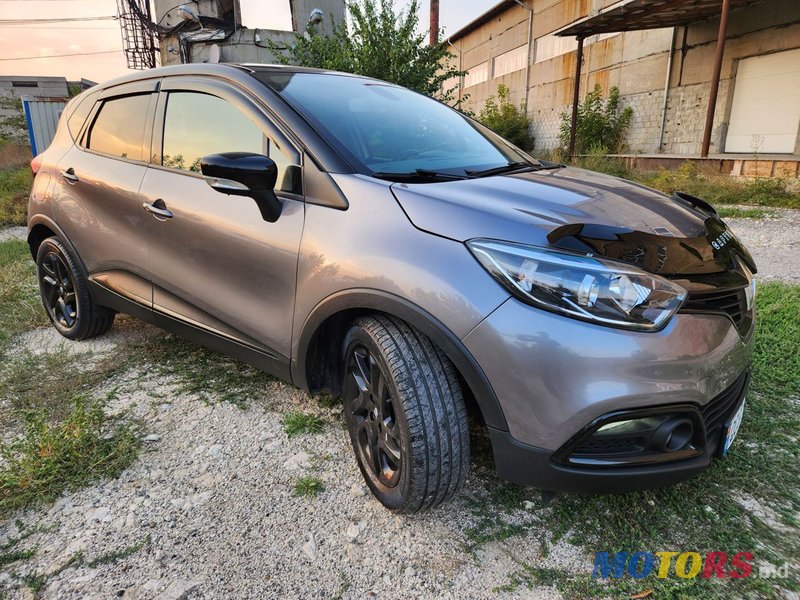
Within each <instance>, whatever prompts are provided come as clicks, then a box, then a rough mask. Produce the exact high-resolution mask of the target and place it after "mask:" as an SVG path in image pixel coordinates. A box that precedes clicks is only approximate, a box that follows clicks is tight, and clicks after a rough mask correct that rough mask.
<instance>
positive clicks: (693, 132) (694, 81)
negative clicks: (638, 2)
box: [453, 0, 800, 154]
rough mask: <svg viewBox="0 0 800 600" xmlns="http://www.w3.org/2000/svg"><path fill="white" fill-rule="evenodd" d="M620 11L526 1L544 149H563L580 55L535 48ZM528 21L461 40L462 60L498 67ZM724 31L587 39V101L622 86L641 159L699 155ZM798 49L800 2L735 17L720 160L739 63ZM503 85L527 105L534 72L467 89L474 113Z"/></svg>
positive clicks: (516, 11)
mask: <svg viewBox="0 0 800 600" xmlns="http://www.w3.org/2000/svg"><path fill="white" fill-rule="evenodd" d="M614 3H615V1H614V0H526V4H527V6H530V7H532V8H533V28H532V29H533V39H534V44H533V48H531V49H530V53H529V56H530V61H531V67H530V76H529V82H528V86H527V100H528V112H529V114H530V115H531V117H532V119H533V122H534V125H533V133H534V135H535V137H536V147H537V148H539V149H550V148H554V147H556V146H557V145H558V132H559V124H560V122H561V114H562V113H564V112H569V111H570V110H571V103H572V93H573V82H574V73H575V59H576V52H575V51H570V52H566V53H564V54H561V55H558V56H554V57H552V58H549V59H547V60H542V61H540V62H535V61H536V59H537V52H538V48H539V47H540V46H541V45H543V44H544V42H543V41H541V40H540V41H539V42H536V40H537V39H538V38H545V36H548V34H551V33H552V32H553V31H556V30H558V29H560V28H562V27H564V26H565V25H568V24H569V23H571V22H573V21H575V20H578V19H581V18H583V17H586V16H587V15H589V14H590V11H591V13H594V12H596V11H597V10H599V9H601V8H605V7H607V6H610V5H612V4H614ZM527 18H528V13H527V11H526V10H525V9H524V8H522V7H520V6H513V7H511V8H509V9H508V10H506V11H505V12H503V13H502V14H500V15H499V16H497V17H495V18H493V19H491V20H489V21H488V22H486V23H485V24H483V25H482V26H481V27H479V28H477V29H476V30H474V31H471V32H470V33H468V34H466V35H465V36H463V37H461V38H458V39H455V40H453V44H454V46H455V48H456V51H455V52H454V54H456V55H457V56H458V55H459V53H460V58H461V66H462V68H464V69H469V68H470V67H472V66H474V65H476V64H479V63H481V62H483V61H486V60H488V61H490V64H491V59H492V57H494V56H497V54H499V53H501V52H504V51H506V50H508V49H511V48H513V47H515V46H517V45H520V44H524V43H525V42H526V40H527ZM718 27H719V21H718V19H711V20H708V21H702V22H699V23H694V24H692V25H690V26H688V27H678V28H675V29H674V30H673V29H672V28H669V29H657V30H649V31H632V32H626V33H620V34H616V35H613V36H611V37H605V38H602V37H601V38H598V36H594V37H592V38H587V40H586V42H585V46H584V64H583V69H582V77H581V82H580V86H581V88H580V93H581V97H583V96H584V95H585V93H586V91H587V90H590V89H592V88H593V87H594V85H595V84H596V83H598V84H600V85H601V87H602V88H603V90H604V91H605V92H607V91H608V89H609V88H610V87H612V86H617V87H619V89H620V92H621V97H622V102H623V105H626V106H628V105H629V106H632V107H633V109H634V117H633V121H632V123H631V127H630V130H629V133H628V140H627V141H628V145H629V147H630V150H631V151H632V152H643V153H653V152H664V153H670V154H672V153H674V154H697V153H699V152H700V143H701V140H702V133H703V127H704V124H705V114H706V109H707V102H708V94H709V91H710V79H711V72H712V69H713V57H714V53H715V50H716V36H717V29H718ZM673 34H674V45H673ZM564 43H566V44H569V43H571V42H568V41H567V42H564ZM573 47H574V45H573ZM671 48H672V52H671V53H672V57H673V62H672V69H671V72H670V74H669V90H668V93H667V111H666V116H665V127H664V137H663V142H662V143H660V144H659V134H660V130H661V121H662V113H663V104H664V88H665V83H666V80H667V65H668V62H669V56H670V49H671ZM792 48H800V13H798V2H797V0H765V1H764V2H762V3H759V4H756V5H754V6H751V7H748V8H746V9H743V10H741V11H736V12H733V13H732V14H731V15H730V19H729V23H728V39H727V43H726V47H725V55H724V61H723V68H722V80H721V83H720V91H719V100H718V103H717V110H716V113H715V119H714V131H713V136H712V146H711V152H712V153H717V152H722V151H724V146H723V144H722V142H723V141H724V138H725V134H726V131H727V122H728V119H729V117H730V106H731V101H732V97H733V89H734V82H735V77H736V66H737V64H738V61H739V59H742V58H747V57H750V56H755V55H760V54H766V53H769V52H776V51H780V50H788V49H792ZM500 83H504V84H506V85H507V86H508V87H509V88H510V89H511V97H512V99H514V101H516V102H521V101H524V99H525V97H526V86H525V71H524V70H520V71H516V72H514V73H512V74H509V75H505V76H504V77H502V78H491V74H490V79H489V80H488V81H486V82H484V83H481V84H478V85H474V86H471V87H468V88H465V89H464V90H463V92H462V93H463V94H466V95H469V100H468V101H467V102H466V103H465V104H466V107H467V108H470V109H471V110H473V111H475V112H478V111H480V108H481V107H482V106H483V104H484V102H485V101H486V98H487V97H488V96H489V95H490V94H492V93H496V90H497V86H498V84H500Z"/></svg>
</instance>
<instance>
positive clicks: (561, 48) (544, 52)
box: [533, 32, 619, 63]
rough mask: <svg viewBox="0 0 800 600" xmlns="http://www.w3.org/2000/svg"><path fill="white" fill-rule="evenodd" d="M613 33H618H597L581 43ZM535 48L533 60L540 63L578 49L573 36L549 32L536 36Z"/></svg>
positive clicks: (585, 44) (597, 40) (603, 38)
mask: <svg viewBox="0 0 800 600" xmlns="http://www.w3.org/2000/svg"><path fill="white" fill-rule="evenodd" d="M615 35H619V33H618V32H615V33H598V34H597V35H590V36H589V37H587V38H586V39H584V40H583V45H584V47H586V46H589V45H590V44H594V43H595V42H599V41H601V40H607V39H608V38H612V37H614V36H615ZM535 48H536V58H535V60H534V61H533V62H537V63H540V62H544V61H546V60H550V59H551V58H555V57H556V56H561V55H562V54H567V53H569V52H574V51H575V50H577V49H578V40H577V39H576V38H574V37H561V36H557V35H553V34H552V33H551V34H548V35H543V36H542V37H540V38H537V39H536V46H535Z"/></svg>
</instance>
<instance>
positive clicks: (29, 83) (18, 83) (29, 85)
mask: <svg viewBox="0 0 800 600" xmlns="http://www.w3.org/2000/svg"><path fill="white" fill-rule="evenodd" d="M11 87H24V88H35V87H39V82H38V81H12V82H11Z"/></svg>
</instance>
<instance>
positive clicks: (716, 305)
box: [681, 287, 753, 335]
mask: <svg viewBox="0 0 800 600" xmlns="http://www.w3.org/2000/svg"><path fill="white" fill-rule="evenodd" d="M681 312H702V313H717V314H719V313H723V314H726V315H728V316H729V317H730V319H731V321H733V324H734V325H735V326H736V329H738V330H739V333H740V334H742V335H744V334H746V333H747V332H748V331H749V330H750V326H751V325H752V323H753V313H752V311H751V310H747V296H746V295H745V288H744V287H739V288H728V289H725V290H714V291H711V292H706V291H703V292H690V293H689V297H688V298H687V299H686V302H684V304H683V306H682V307H681Z"/></svg>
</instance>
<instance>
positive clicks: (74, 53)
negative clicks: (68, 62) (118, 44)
mask: <svg viewBox="0 0 800 600" xmlns="http://www.w3.org/2000/svg"><path fill="white" fill-rule="evenodd" d="M115 52H122V50H100V51H99V52H73V53H71V54H47V55H45V56H15V57H14V58H0V60H36V59H38V58H63V57H65V56H90V55H94V54H114V53H115Z"/></svg>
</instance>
